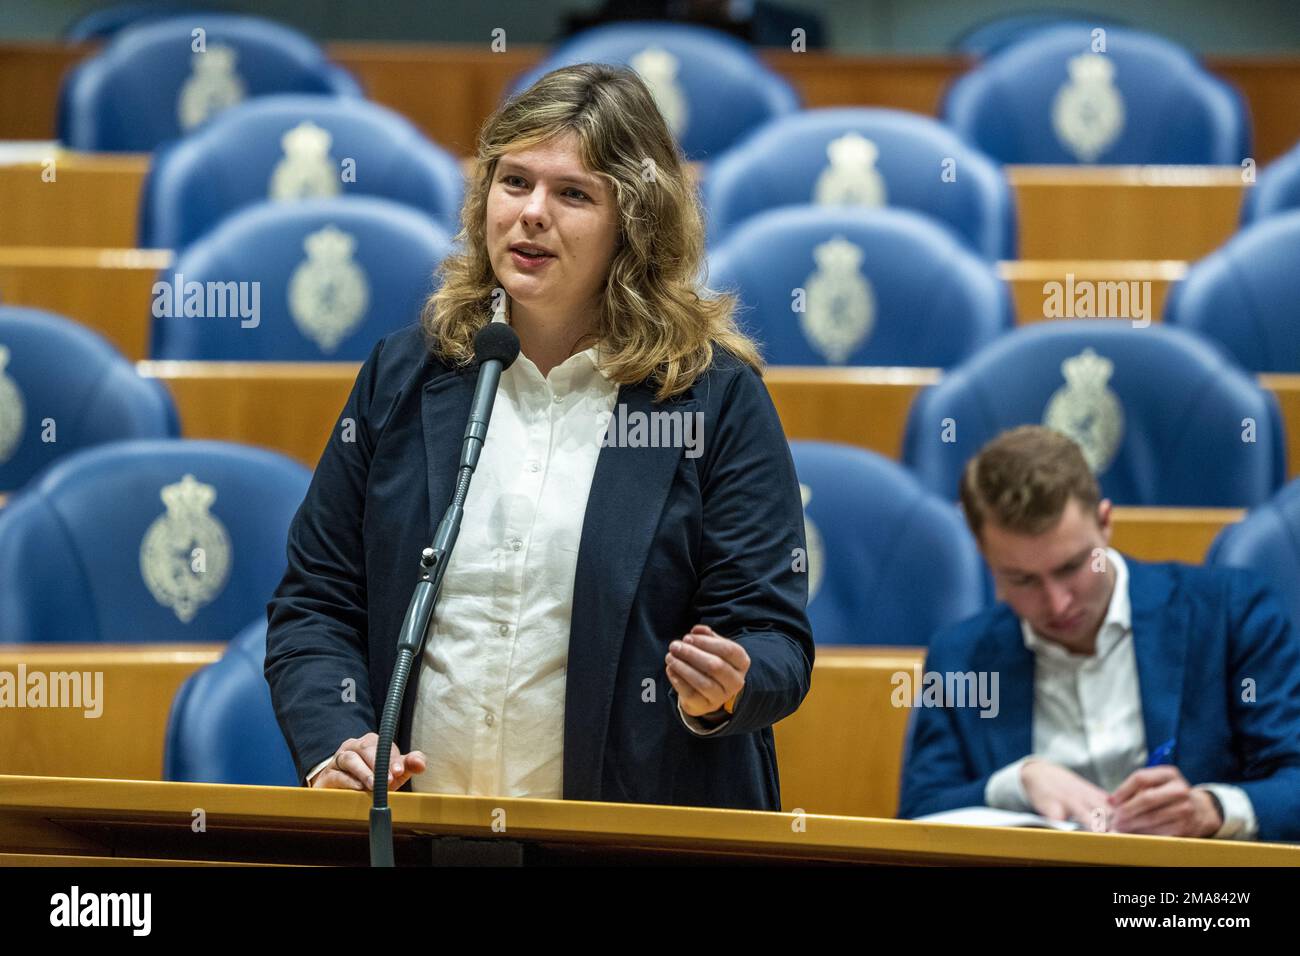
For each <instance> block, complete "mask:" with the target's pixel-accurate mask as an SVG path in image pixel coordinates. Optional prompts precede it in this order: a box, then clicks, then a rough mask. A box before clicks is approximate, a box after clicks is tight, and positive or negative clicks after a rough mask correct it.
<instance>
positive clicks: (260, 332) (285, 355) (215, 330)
mask: <svg viewBox="0 0 1300 956" xmlns="http://www.w3.org/2000/svg"><path fill="white" fill-rule="evenodd" d="M450 248H451V240H450V239H449V238H448V236H447V234H446V233H445V232H444V231H443V230H442V228H441V227H439V226H438V225H437V223H435V222H434V221H433V220H432V219H430V218H429V217H428V216H426V215H425V214H424V213H422V212H419V211H417V210H415V209H412V208H410V207H409V206H403V205H399V204H398V203H395V202H392V201H390V200H387V199H379V198H377V197H374V196H353V197H347V198H343V199H304V200H302V201H300V202H295V203H273V202H263V203H259V204H257V205H255V206H250V207H248V208H247V209H244V210H241V211H240V212H237V213H235V214H234V215H232V216H230V217H229V218H227V219H224V220H222V221H221V223H220V224H219V225H218V226H217V227H216V228H215V229H213V230H212V231H211V232H209V233H208V234H207V235H205V236H204V237H203V238H201V239H200V240H198V241H197V242H194V243H192V244H190V245H189V246H187V247H186V248H185V250H184V251H183V252H182V253H181V254H180V256H179V257H178V258H177V260H176V262H175V264H174V265H173V266H172V268H171V269H169V270H166V271H164V272H163V273H160V275H159V283H160V284H159V285H155V292H156V293H157V294H156V295H155V297H154V302H153V306H152V308H153V315H154V320H153V339H152V342H151V352H152V355H153V357H154V358H156V359H207V360H221V361H227V360H229V361H234V360H239V361H279V362H293V361H340V362H360V361H363V360H364V359H365V358H366V356H368V355H369V354H370V349H371V347H372V346H373V345H374V343H375V342H376V341H377V340H378V339H379V338H381V337H382V336H384V335H387V334H388V333H389V332H392V331H394V330H396V329H399V328H402V327H404V326H407V325H410V324H411V323H412V322H414V321H416V320H417V319H418V318H419V315H420V309H421V307H422V306H423V304H424V301H425V299H426V297H427V296H428V294H429V293H430V292H431V291H432V289H433V283H434V270H435V269H436V268H437V266H438V265H439V263H441V261H442V259H443V258H444V257H445V256H446V255H447V253H448V251H449V250H450ZM178 276H179V277H180V278H179V280H178V278H177V277H178ZM187 301H189V302H191V303H192V308H189V309H187V308H186V302H187ZM195 312H199V313H201V314H199V315H196V314H194V313H195ZM187 313H188V314H187Z"/></svg>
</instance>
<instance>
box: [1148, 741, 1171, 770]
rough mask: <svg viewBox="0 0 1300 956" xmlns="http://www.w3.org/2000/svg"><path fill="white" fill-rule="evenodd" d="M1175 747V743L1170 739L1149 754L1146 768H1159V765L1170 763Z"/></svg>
mask: <svg viewBox="0 0 1300 956" xmlns="http://www.w3.org/2000/svg"><path fill="white" fill-rule="evenodd" d="M1175 746H1177V741H1176V740H1175V739H1174V738H1173V737H1170V738H1169V739H1168V740H1166V741H1165V742H1164V743H1162V744H1161V745H1160V746H1159V747H1157V748H1156V749H1155V750H1153V751H1152V752H1151V756H1150V757H1149V758H1148V759H1147V766H1148V767H1159V766H1160V765H1161V764H1166V763H1172V762H1173V756H1174V747H1175Z"/></svg>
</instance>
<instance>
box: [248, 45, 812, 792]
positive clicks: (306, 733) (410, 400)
mask: <svg viewBox="0 0 1300 956" xmlns="http://www.w3.org/2000/svg"><path fill="white" fill-rule="evenodd" d="M703 237H704V233H703V224H702V218H701V214H700V208H699V203H698V199H697V194H696V191H695V188H694V185H693V184H692V182H691V180H690V178H689V176H688V173H687V171H686V169H685V167H684V164H683V162H682V158H681V156H680V154H679V152H678V149H677V147H676V145H675V144H674V142H673V140H672V138H671V136H670V134H669V132H668V129H667V127H666V126H665V124H664V121H663V119H662V117H661V116H660V114H659V112H658V110H657V109H656V107H655V105H654V102H653V100H652V99H651V96H650V93H649V91H648V90H647V88H646V87H645V85H644V84H643V83H642V82H641V81H640V79H638V78H637V77H636V75H635V74H633V73H631V72H629V71H626V70H620V69H615V68H612V67H605V66H596V65H591V64H584V65H581V66H575V67H569V68H565V69H561V70H556V71H554V72H552V73H549V74H547V75H546V76H544V77H542V78H541V79H540V80H539V81H538V82H537V83H536V84H535V85H534V86H532V87H531V88H530V89H528V90H527V91H525V92H524V93H522V94H520V95H519V96H517V97H515V98H514V99H512V100H510V101H509V102H508V103H506V104H505V105H503V106H502V107H501V108H500V109H499V110H498V111H497V112H496V113H495V114H494V115H493V116H492V117H491V118H490V119H489V120H488V122H487V124H486V125H485V127H484V129H483V132H482V133H481V135H480V138H479V144H478V157H477V166H476V171H475V173H474V175H473V177H472V182H471V183H470V185H469V188H468V192H467V195H466V199H465V204H464V208H463V210H462V214H461V232H460V234H459V235H458V237H457V242H458V247H457V251H456V254H455V255H453V256H451V257H449V258H448V259H447V260H446V262H444V264H443V266H442V283H441V286H440V288H439V290H438V291H437V292H436V293H435V294H434V295H433V296H432V297H431V298H430V300H429V302H428V303H427V305H426V306H425V310H424V314H423V316H422V318H421V322H420V324H419V325H418V326H416V325H412V326H411V327H410V328H408V329H406V330H403V331H400V332H397V333H395V334H392V335H389V336H388V337H386V338H385V339H383V340H382V341H380V342H379V343H378V344H377V345H376V346H375V348H374V351H373V352H372V353H371V355H370V357H369V358H368V359H367V360H366V362H365V364H364V365H363V366H362V368H361V371H360V373H359V374H358V376H357V380H356V384H355V385H354V386H353V389H352V393H351V395H350V396H349V398H348V401H347V405H346V406H345V407H344V409H343V413H342V415H341V417H340V419H339V423H338V427H337V428H336V429H335V431H334V433H333V434H332V436H331V438H330V441H329V444H328V445H327V447H326V449H325V452H324V454H323V456H322V457H321V460H320V463H319V465H318V466H317V468H316V473H315V476H314V478H313V480H312V483H311V487H310V489H309V491H308V493H307V497H306V500H305V501H304V502H303V504H302V507H301V508H300V509H299V511H298V513H297V515H296V517H295V518H294V521H293V524H292V526H291V528H290V531H289V541H288V570H287V572H286V574H285V576H284V579H283V581H282V582H281V584H280V587H279V589H278V590H277V592H276V594H275V597H274V598H273V599H272V600H271V602H270V604H269V605H268V616H269V627H268V631H267V654H266V678H267V681H268V682H269V683H270V686H271V695H272V699H273V701H274V704H275V711H276V716H277V718H278V720H279V722H280V726H281V728H282V730H283V731H284V734H285V737H286V739H287V740H288V743H289V747H290V749H291V751H292V753H293V758H294V760H295V762H296V764H297V767H298V771H299V773H300V775H301V777H302V779H303V782H304V783H306V784H308V785H309V786H314V787H339V788H352V789H356V790H367V789H371V788H373V787H374V786H375V781H374V779H373V774H374V766H375V747H376V740H377V736H376V733H375V731H376V730H377V725H378V713H377V712H378V710H379V709H381V708H382V706H383V701H384V699H385V696H386V693H387V689H388V684H389V680H390V678H391V676H392V670H393V663H394V659H395V652H396V640H397V635H398V633H399V630H400V628H401V624H402V620H403V617H404V615H405V613H406V608H407V604H408V602H409V600H410V597H411V592H412V588H413V587H414V585H415V575H414V573H413V569H414V567H415V566H416V562H417V561H418V559H419V555H420V553H421V551H422V550H423V549H424V548H426V547H428V545H429V543H430V541H431V540H432V538H433V534H434V529H435V526H436V525H437V523H438V521H439V520H440V518H441V516H442V513H443V510H444V509H445V508H446V506H447V504H448V502H449V501H450V500H451V497H452V492H453V483H454V480H455V476H456V470H457V463H458V461H459V455H460V448H461V439H462V436H463V432H464V428H465V421H466V417H467V415H468V413H469V408H470V402H471V397H472V395H473V393H474V387H475V382H476V380H477V374H478V366H477V364H476V363H475V361H474V354H473V347H472V343H473V339H474V336H475V333H476V332H478V331H479V329H481V328H482V327H483V325H484V324H485V323H487V322H488V321H491V320H492V319H493V318H494V317H495V319H496V320H497V321H507V322H509V323H510V325H511V326H512V328H513V330H514V331H515V332H516V333H517V334H518V337H519V342H520V346H521V351H520V354H519V356H518V358H517V360H516V361H515V362H514V363H513V364H511V365H509V367H508V368H506V370H505V371H504V372H503V373H502V375H501V381H500V387H499V389H498V391H497V393H496V397H495V400H494V403H493V405H492V418H491V428H490V430H489V432H488V435H487V439H486V442H485V444H484V446H483V450H482V456H481V459H480V461H479V464H478V468H477V471H476V472H475V474H474V479H473V482H472V484H471V485H470V489H469V494H468V498H467V499H466V503H465V510H464V521H463V526H462V529H461V532H460V537H459V540H458V542H457V544H456V547H455V550H454V551H453V552H452V555H451V558H450V561H449V562H448V564H447V569H446V576H445V578H444V580H443V583H442V591H441V596H440V598H439V603H438V606H437V608H436V611H435V614H434V620H433V624H432V625H431V627H430V629H429V633H428V639H427V641H426V642H425V645H424V649H423V652H422V654H421V656H420V657H419V658H418V659H417V660H416V662H415V666H414V668H413V671H412V686H411V687H410V688H409V689H408V692H407V695H406V698H405V706H404V708H403V711H402V714H401V719H400V721H399V723H398V730H397V734H396V744H395V745H394V750H393V753H392V757H391V764H390V767H391V769H390V773H389V779H388V781H387V786H388V787H389V788H390V789H400V788H407V787H409V789H412V790H415V791H426V792H437V793H452V794H480V795H495V796H506V797H543V798H561V797H562V798H565V799H576V800H605V801H622V802H633V803H665V804H682V805H695V806H712V807H735V808H745V809H756V810H779V809H780V808H781V798H780V789H779V783H778V779H777V770H776V752H775V746H774V744H773V737H772V729H771V728H772V724H774V723H775V722H776V721H778V720H780V719H782V718H783V717H786V716H787V715H789V714H791V713H792V712H793V711H794V710H795V709H796V708H797V707H798V706H799V704H800V702H801V701H802V700H803V698H804V695H805V694H806V693H807V692H808V686H809V681H810V678H811V672H812V661H813V642H812V635H811V632H810V629H809V625H808V619H807V615H806V613H805V604H806V602H807V582H806V579H805V575H804V574H803V573H802V571H801V570H795V568H800V569H801V568H802V567H803V562H802V561H801V560H799V555H800V551H799V550H798V549H801V548H803V547H804V546H805V545H804V535H803V512H802V507H801V502H800V495H799V486H798V482H797V480H796V478H795V473H794V467H793V464H792V461H791V458H790V453H789V449H788V447H787V445H786V441H785V437H784V435H783V433H782V430H781V424H780V422H779V420H778V419H777V415H776V412H775V409H774V408H773V406H772V403H771V400H770V399H769V397H768V394H767V391H766V389H765V387H764V386H763V383H762V380H761V378H760V371H761V366H760V360H759V357H758V353H757V350H756V349H755V347H754V344H753V343H752V342H751V341H750V340H749V339H747V338H746V337H745V336H744V334H743V333H742V332H740V331H739V330H738V329H737V327H736V325H735V323H734V321H733V319H732V310H733V308H734V301H733V300H732V299H731V298H730V297H726V296H717V297H715V296H711V295H703V296H702V295H700V294H699V291H698V288H697V287H698V282H699V275H700V272H701V263H702V258H703V246H704V238H703Z"/></svg>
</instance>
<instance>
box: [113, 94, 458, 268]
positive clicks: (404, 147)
mask: <svg viewBox="0 0 1300 956" xmlns="http://www.w3.org/2000/svg"><path fill="white" fill-rule="evenodd" d="M345 161H347V162H350V163H351V164H352V165H351V167H350V168H351V171H352V173H354V174H355V175H354V176H351V177H349V178H350V179H351V181H348V182H344V181H343V174H344V172H345V170H344V169H343V168H342V166H341V164H342V163H344V162H345ZM463 190H464V179H463V177H462V175H461V172H460V166H459V164H458V163H457V162H456V159H455V157H453V156H452V155H451V154H450V153H448V152H446V151H445V150H443V149H441V148H440V147H438V146H436V145H434V144H433V143H432V142H430V141H429V140H428V139H426V138H425V137H424V134H422V133H421V132H420V131H419V130H417V129H416V128H415V127H414V126H412V125H411V124H410V123H409V122H408V121H407V120H406V119H405V118H403V117H401V116H399V115H398V114H397V113H394V112H393V111H392V110H390V109H387V108H386V107H383V106H379V105H378V104H376V103H371V102H369V101H368V100H363V99H358V98H355V97H340V96H307V95H289V94H286V95H282V96H264V97H259V98H257V99H255V100H250V101H248V102H247V103H244V104H241V105H239V106H236V107H232V108H231V109H229V110H226V111H225V112H224V113H222V114H221V115H219V116H217V117H215V118H213V120H212V121H211V122H210V123H206V124H205V125H204V126H203V128H202V129H199V130H197V131H195V132H194V134H193V135H191V136H186V137H185V138H184V139H180V140H177V141H176V142H174V143H171V144H168V145H167V146H164V147H162V148H161V149H159V150H158V152H156V153H155V154H154V157H153V164H152V166H151V168H150V170H149V177H148V179H146V180H145V185H144V189H143V191H142V199H141V215H140V243H139V244H140V246H141V247H143V248H152V249H180V248H183V247H184V246H186V245H187V244H189V243H190V242H192V241H193V240H195V239H196V238H198V237H199V236H200V235H202V234H203V233H204V232H206V231H208V229H210V228H211V227H212V226H214V225H215V224H216V223H217V222H218V221H220V220H221V219H222V218H223V217H224V216H227V215H229V214H230V213H232V212H234V211H235V210H237V209H242V208H244V207H246V206H250V205H252V204H253V203H256V202H260V201H262V200H266V199H273V200H281V201H285V200H298V199H306V198H329V197H332V196H336V195H346V196H357V195H362V196H380V197H382V198H385V199H392V200H394V201H395V202H400V203H404V204H405V205H408V206H411V207H413V208H415V209H420V210H423V211H424V212H425V213H427V214H428V215H429V216H431V217H432V218H433V219H434V220H436V221H437V222H438V223H439V225H441V226H443V227H444V228H445V229H446V230H447V231H448V232H449V233H455V232H456V230H457V229H458V228H459V216H460V201H461V194H462V192H463Z"/></svg>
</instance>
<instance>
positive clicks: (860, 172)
mask: <svg viewBox="0 0 1300 956" xmlns="http://www.w3.org/2000/svg"><path fill="white" fill-rule="evenodd" d="M879 155H880V151H879V150H878V149H877V148H876V144H875V143H873V142H872V141H871V140H869V139H867V138H866V137H865V136H862V135H859V134H858V133H845V134H844V135H843V136H841V137H840V138H839V139H835V140H831V142H829V143H827V144H826V156H827V158H828V159H829V160H830V165H829V166H827V167H826V168H825V169H823V170H822V172H821V175H820V176H818V177H817V185H816V186H815V187H814V188H813V203H814V204H815V205H818V206H883V205H885V179H884V177H883V176H881V175H880V170H878V169H876V158H877V157H878V156H879Z"/></svg>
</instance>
